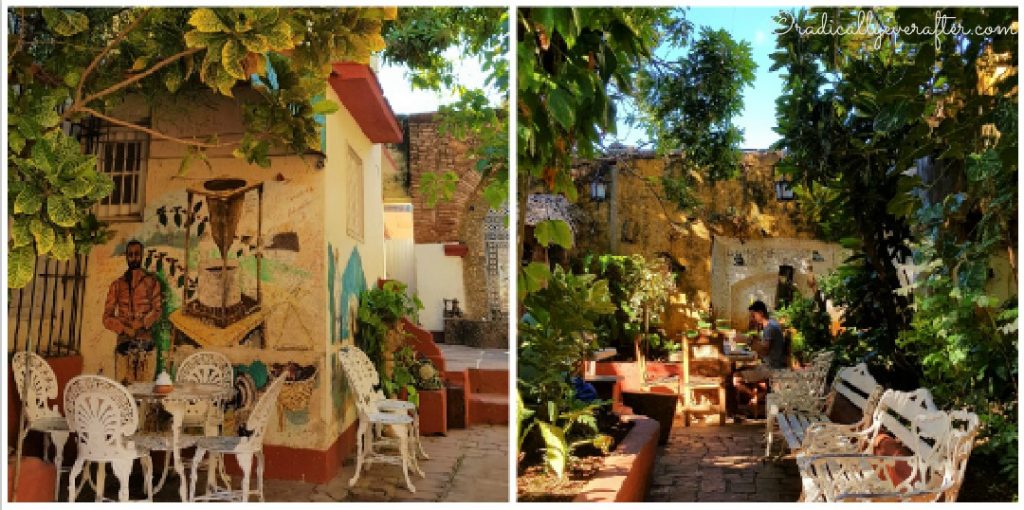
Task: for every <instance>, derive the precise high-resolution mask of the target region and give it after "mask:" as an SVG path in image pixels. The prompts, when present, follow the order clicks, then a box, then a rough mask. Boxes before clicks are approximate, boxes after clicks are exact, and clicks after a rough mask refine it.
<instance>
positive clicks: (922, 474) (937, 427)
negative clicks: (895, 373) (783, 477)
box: [797, 389, 979, 502]
mask: <svg viewBox="0 0 1024 510" xmlns="http://www.w3.org/2000/svg"><path fill="white" fill-rule="evenodd" d="M978 428H979V420H978V417H977V415H975V414H974V413H968V412H964V411H952V412H945V411H938V410H935V408H934V403H933V402H932V398H931V394H930V393H929V392H928V390H926V389H918V390H916V391H913V392H910V393H905V392H898V391H893V390H887V391H886V392H885V393H884V394H883V395H882V397H881V398H880V400H879V403H878V406H877V407H876V408H875V412H874V413H872V422H871V424H870V425H869V426H868V427H867V428H865V429H863V430H853V429H852V428H850V426H847V427H846V428H845V429H844V427H842V426H839V425H836V424H818V425H815V426H812V427H811V428H810V429H809V430H808V436H807V439H806V440H805V442H804V445H803V446H804V449H803V450H802V451H801V452H800V453H799V454H798V456H797V465H798V467H799V468H800V474H801V478H802V480H803V489H804V491H803V495H802V498H801V499H802V500H803V501H828V502H831V501H915V502H916V501H938V500H944V501H956V498H957V495H958V493H959V490H960V485H961V484H962V483H963V477H964V473H965V470H966V467H967V459H968V458H969V457H970V453H971V449H972V448H973V444H974V438H975V436H976V435H977V432H978ZM881 433H888V434H891V435H892V437H893V438H895V439H896V440H898V441H899V443H900V444H901V445H902V448H903V449H905V450H906V451H900V452H886V453H884V454H876V452H875V447H876V444H877V443H876V440H877V439H878V438H879V434H881Z"/></svg>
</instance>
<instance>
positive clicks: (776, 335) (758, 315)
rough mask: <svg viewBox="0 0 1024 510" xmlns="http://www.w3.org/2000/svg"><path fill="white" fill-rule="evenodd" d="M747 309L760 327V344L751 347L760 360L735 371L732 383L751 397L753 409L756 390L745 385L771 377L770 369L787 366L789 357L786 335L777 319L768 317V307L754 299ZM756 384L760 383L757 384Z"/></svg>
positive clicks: (755, 404)
mask: <svg viewBox="0 0 1024 510" xmlns="http://www.w3.org/2000/svg"><path fill="white" fill-rule="evenodd" d="M747 310H748V311H750V321H751V322H752V323H753V324H754V325H756V326H758V327H760V328H761V338H760V345H752V346H751V347H753V348H754V350H756V351H757V352H758V354H760V355H761V360H762V361H761V364H760V365H758V366H756V367H753V368H750V369H747V370H741V371H739V372H737V373H736V378H735V380H734V381H733V384H734V386H735V387H736V389H737V390H739V391H740V392H741V393H746V394H748V395H749V396H750V397H751V401H750V407H751V408H752V409H753V408H756V407H757V404H758V403H759V402H758V392H757V391H756V388H755V389H754V390H749V389H747V388H746V386H745V385H747V384H756V383H763V382H764V381H767V380H768V378H769V377H771V371H772V370H778V369H784V368H789V359H788V358H789V357H788V355H787V354H788V353H787V350H788V349H787V348H786V335H785V334H784V333H783V332H782V326H780V325H779V323H778V321H776V320H774V319H771V318H769V316H768V307H767V306H765V304H764V302H763V301H754V302H753V303H752V304H751V305H750V307H749V308H747ZM757 386H761V385H760V384H757Z"/></svg>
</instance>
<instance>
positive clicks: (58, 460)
mask: <svg viewBox="0 0 1024 510" xmlns="http://www.w3.org/2000/svg"><path fill="white" fill-rule="evenodd" d="M50 436H52V438H53V450H54V452H53V465H54V466H55V467H56V468H57V483H55V484H53V500H54V501H57V500H58V497H59V495H60V472H61V469H62V468H63V467H64V445H65V444H67V442H68V433H67V432H51V433H50Z"/></svg>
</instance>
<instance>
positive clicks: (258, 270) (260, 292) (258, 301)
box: [256, 183, 263, 307]
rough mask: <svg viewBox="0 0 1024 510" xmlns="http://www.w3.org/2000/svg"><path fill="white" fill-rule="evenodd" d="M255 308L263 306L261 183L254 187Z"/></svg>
mask: <svg viewBox="0 0 1024 510" xmlns="http://www.w3.org/2000/svg"><path fill="white" fill-rule="evenodd" d="M256 196H257V198H258V200H257V203H256V306H257V307H262V306H263V286H262V285H261V284H260V275H261V274H262V272H263V183H260V185H259V186H257V187H256Z"/></svg>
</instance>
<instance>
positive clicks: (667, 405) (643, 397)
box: [622, 392, 679, 444]
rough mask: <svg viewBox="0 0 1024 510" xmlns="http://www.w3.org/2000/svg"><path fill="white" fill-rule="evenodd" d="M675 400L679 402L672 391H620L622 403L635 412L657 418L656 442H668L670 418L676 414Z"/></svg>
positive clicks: (670, 425) (670, 430)
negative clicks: (658, 429)
mask: <svg viewBox="0 0 1024 510" xmlns="http://www.w3.org/2000/svg"><path fill="white" fill-rule="evenodd" d="M677 402H679V396H678V395H676V394H674V393H644V392H623V393H622V403H623V404H625V405H627V406H629V407H630V408H632V409H633V412H635V413H636V414H640V415H644V416H647V417H649V418H652V419H654V420H657V421H658V424H659V425H661V431H660V432H659V436H658V444H666V443H668V436H669V433H671V432H672V420H673V418H675V415H676V403H677Z"/></svg>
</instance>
